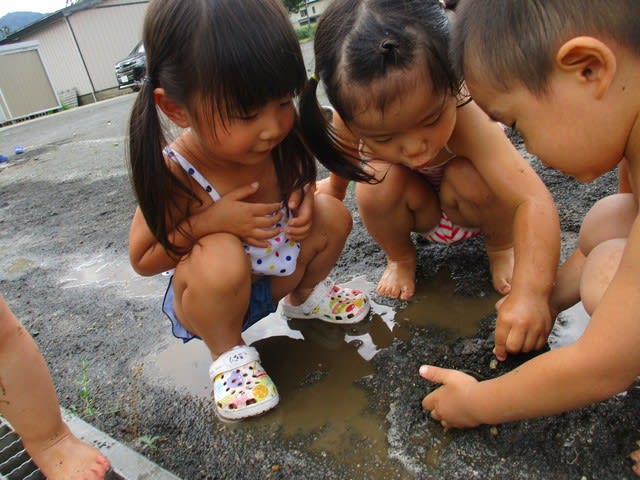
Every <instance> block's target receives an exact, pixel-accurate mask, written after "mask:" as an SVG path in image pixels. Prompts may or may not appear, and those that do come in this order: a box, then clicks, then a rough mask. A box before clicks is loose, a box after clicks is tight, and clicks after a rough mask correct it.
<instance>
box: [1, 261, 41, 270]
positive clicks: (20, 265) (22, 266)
mask: <svg viewBox="0 0 640 480" xmlns="http://www.w3.org/2000/svg"><path fill="white" fill-rule="evenodd" d="M34 264H35V262H34V261H33V260H29V259H28V258H17V259H16V260H14V261H12V262H11V263H10V264H9V266H8V267H7V268H6V270H5V272H6V273H20V272H22V271H23V270H26V269H27V268H29V267H31V266H32V265H34Z"/></svg>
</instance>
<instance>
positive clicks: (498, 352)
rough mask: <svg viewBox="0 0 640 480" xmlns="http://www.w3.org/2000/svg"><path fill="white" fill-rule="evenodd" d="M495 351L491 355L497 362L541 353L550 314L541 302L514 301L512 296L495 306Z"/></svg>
mask: <svg viewBox="0 0 640 480" xmlns="http://www.w3.org/2000/svg"><path fill="white" fill-rule="evenodd" d="M496 310H498V318H497V320H496V332H495V342H496V344H495V347H494V349H493V354H494V355H495V356H496V358H497V359H498V360H500V361H504V360H506V359H507V354H508V353H511V354H516V353H520V352H531V351H534V350H540V349H542V348H543V347H544V346H545V344H546V343H547V338H548V337H549V333H550V332H551V325H552V321H553V318H552V312H551V309H550V307H549V304H548V303H547V302H546V301H545V300H544V299H543V298H540V299H539V300H537V301H536V300H535V299H533V298H530V297H522V296H519V297H515V296H514V295H513V294H510V295H507V296H505V297H503V298H501V299H500V300H499V301H498V302H497V303H496Z"/></svg>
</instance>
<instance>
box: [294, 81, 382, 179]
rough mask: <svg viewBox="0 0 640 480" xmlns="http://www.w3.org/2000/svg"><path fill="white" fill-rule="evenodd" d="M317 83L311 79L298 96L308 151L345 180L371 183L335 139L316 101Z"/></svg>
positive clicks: (355, 156)
mask: <svg viewBox="0 0 640 480" xmlns="http://www.w3.org/2000/svg"><path fill="white" fill-rule="evenodd" d="M318 83H319V80H318V78H317V77H316V76H315V74H314V76H313V77H312V78H311V79H310V80H309V81H308V82H307V84H306V85H305V87H304V89H303V90H302V93H301V95H300V102H299V109H300V126H301V129H302V134H303V136H304V138H305V139H306V140H305V141H306V144H307V146H308V148H309V149H310V150H311V151H312V152H313V154H314V155H315V157H316V158H317V159H318V161H319V162H320V163H321V164H322V165H324V166H325V167H326V168H327V169H328V170H329V171H331V172H333V173H335V174H336V175H339V176H341V177H343V178H345V179H347V180H353V181H356V182H367V183H372V182H374V177H373V176H371V175H370V174H368V173H366V172H365V171H364V170H362V169H361V168H360V167H359V161H360V158H359V157H358V154H357V152H354V151H353V148H349V147H348V146H346V145H345V144H344V142H341V141H340V139H339V138H338V136H337V134H336V132H335V129H334V128H333V126H332V125H331V122H330V121H329V120H328V119H327V117H326V115H325V111H324V110H323V109H322V108H321V107H320V104H319V103H318V98H317V94H316V91H317V88H318Z"/></svg>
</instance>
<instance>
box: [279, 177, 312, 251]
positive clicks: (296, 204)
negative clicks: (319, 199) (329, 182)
mask: <svg viewBox="0 0 640 480" xmlns="http://www.w3.org/2000/svg"><path fill="white" fill-rule="evenodd" d="M315 188H316V187H315V184H309V185H306V186H305V187H304V198H303V197H302V192H294V193H293V194H291V197H289V204H288V206H289V210H290V211H291V218H290V219H289V224H288V226H287V228H286V230H285V234H286V235H287V238H288V239H289V240H293V241H296V242H298V241H302V240H304V239H305V238H307V236H308V235H309V232H310V231H311V219H312V218H313V196H314V194H315Z"/></svg>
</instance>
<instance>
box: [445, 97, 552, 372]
mask: <svg viewBox="0 0 640 480" xmlns="http://www.w3.org/2000/svg"><path fill="white" fill-rule="evenodd" d="M450 147H451V148H452V149H453V151H454V152H456V153H457V154H458V155H461V156H464V157H466V158H468V159H469V161H470V162H471V163H473V165H474V166H475V168H476V169H477V170H478V172H479V173H480V175H481V176H482V177H483V178H484V180H485V182H486V183H487V185H488V186H489V188H490V189H491V190H492V192H493V193H494V194H495V195H496V196H497V197H498V199H499V201H501V202H503V203H504V205H505V206H507V207H508V208H509V209H510V210H511V211H512V212H513V248H514V256H515V266H514V271H513V276H512V283H511V292H510V293H509V295H508V296H507V297H506V298H505V299H504V301H503V302H502V304H501V306H500V308H499V310H498V318H497V323H496V334H495V337H496V340H495V341H496V346H495V350H494V353H495V355H496V357H497V358H498V359H499V360H504V359H505V358H506V356H507V353H519V352H522V351H524V352H528V351H531V350H536V349H540V348H542V347H543V346H544V345H545V342H546V340H547V336H548V334H549V332H550V330H551V325H552V321H553V318H552V314H553V313H555V312H552V311H551V308H550V305H549V297H550V294H551V291H552V288H553V283H554V279H555V275H556V270H557V266H558V261H559V257H560V222H559V218H558V213H557V211H556V208H555V205H554V202H553V198H552V197H551V194H550V193H549V191H548V190H547V188H546V186H545V185H544V183H543V182H542V180H541V179H540V177H538V175H537V174H536V172H535V171H534V170H533V168H532V167H531V166H530V165H529V163H528V162H527V161H526V160H525V159H524V158H523V157H522V156H521V155H520V154H519V153H518V151H517V150H516V149H515V147H514V146H513V145H512V144H511V142H510V141H509V139H508V138H507V136H506V135H505V134H504V132H503V131H502V129H501V128H500V126H499V125H498V124H497V123H496V122H493V121H492V120H491V119H490V118H489V117H488V116H487V115H486V114H485V113H484V112H483V111H482V110H480V108H479V107H478V106H477V105H476V104H475V103H474V102H470V103H469V104H467V105H465V106H464V107H461V108H459V109H458V117H457V122H456V127H455V130H454V132H453V135H452V137H451V141H450Z"/></svg>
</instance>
